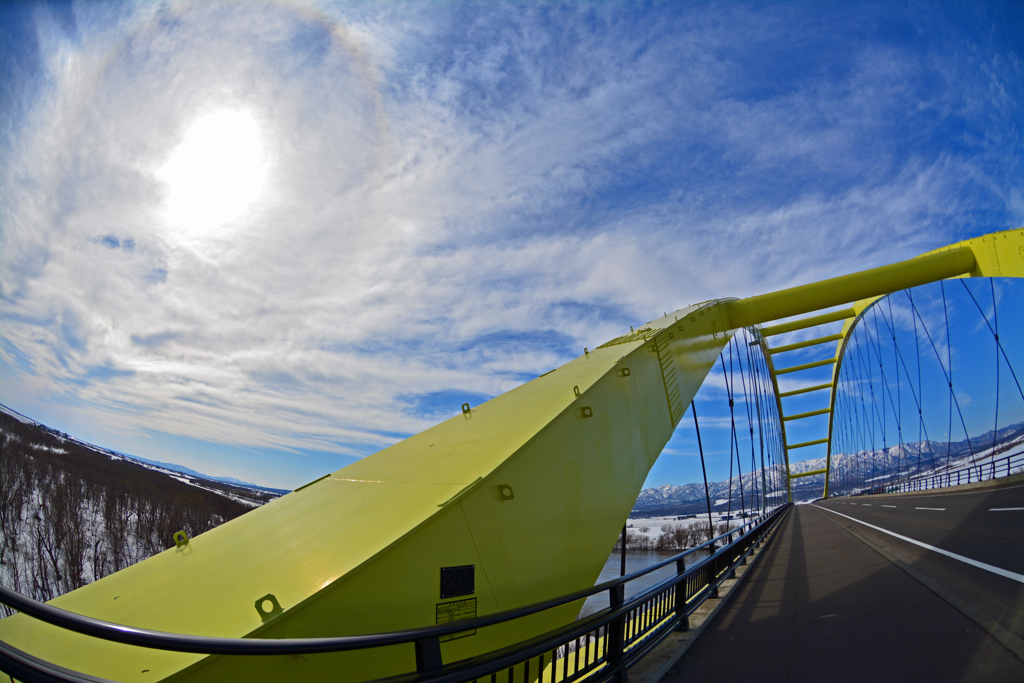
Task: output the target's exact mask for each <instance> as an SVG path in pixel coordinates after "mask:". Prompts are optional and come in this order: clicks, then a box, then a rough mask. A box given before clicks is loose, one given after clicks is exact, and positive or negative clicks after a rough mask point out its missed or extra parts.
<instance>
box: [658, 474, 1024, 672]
mask: <svg viewBox="0 0 1024 683" xmlns="http://www.w3.org/2000/svg"><path fill="white" fill-rule="evenodd" d="M979 493H982V494H983V495H980V496H979V495H975V496H963V497H962V498H960V499H959V501H954V502H953V503H950V502H949V500H947V501H946V502H945V503H943V504H939V503H937V502H936V498H935V497H929V499H928V500H925V499H923V498H915V497H914V496H904V497H903V499H902V500H894V499H892V498H890V497H887V496H881V497H861V498H856V499H845V500H846V501H856V503H852V502H839V501H836V500H833V501H829V502H828V503H824V504H822V503H818V504H816V505H815V506H811V505H799V506H796V507H795V508H794V510H793V511H792V514H790V515H789V517H788V519H787V520H786V521H785V522H784V528H782V529H781V530H780V531H779V533H778V535H777V536H776V539H775V540H774V542H773V543H771V544H770V546H769V547H768V548H767V549H766V552H765V555H764V557H762V558H761V560H760V561H759V562H758V563H757V565H756V566H755V567H753V568H752V570H751V573H750V576H748V577H747V579H746V581H745V582H744V583H743V585H742V586H741V587H740V589H739V592H738V593H737V594H736V596H735V598H734V600H733V601H732V602H731V604H729V605H728V606H727V607H726V609H725V610H723V611H722V612H721V613H720V614H719V615H718V617H717V618H716V619H715V620H714V621H713V622H712V623H711V624H709V626H708V628H707V630H705V631H704V633H703V635H702V636H701V637H700V638H699V639H698V640H697V641H696V642H695V643H694V644H693V646H692V647H691V648H690V650H689V651H688V652H687V653H686V654H685V655H684V656H683V658H682V659H681V660H680V661H679V662H678V663H677V664H676V665H675V666H674V667H673V668H672V670H671V671H670V672H669V673H668V675H666V676H665V677H664V678H662V682H663V683H682V681H694V680H715V681H720V682H721V681H743V682H744V683H750V682H754V681H813V680H825V681H868V680H870V681H929V682H940V681H1014V682H1016V683H1020V681H1024V661H1022V660H1021V658H1019V657H1018V656H1016V655H1015V654H1014V652H1012V651H1011V650H1010V649H1008V647H1006V646H1004V645H1003V644H1002V643H1001V642H999V640H997V638H996V637H993V635H991V634H990V633H989V632H987V631H986V629H984V628H982V627H981V626H979V624H978V623H977V620H979V619H980V620H981V621H983V622H984V621H985V620H988V623H989V628H988V630H989V631H991V630H992V622H993V620H998V622H999V624H1000V626H998V627H996V630H997V631H998V630H999V629H1000V628H1002V629H1004V630H1003V631H1002V633H1003V635H1004V640H1005V639H1006V638H1005V634H1007V633H1009V634H1010V635H1009V641H1010V642H1011V646H1013V647H1017V648H1018V652H1020V648H1019V644H1020V640H1017V641H1015V642H1014V641H1013V639H1014V638H1018V639H1019V637H1020V636H1021V635H1024V633H1022V631H1024V619H1021V615H1022V614H1024V584H1022V583H1020V582H1017V581H1015V580H1013V579H1010V578H1004V577H1001V576H998V575H995V574H992V573H991V572H989V571H986V570H984V569H979V568H976V567H973V566H971V565H968V564H964V563H963V562H960V561H957V560H955V559H951V558H947V557H944V556H942V555H940V554H938V553H935V552H930V551H927V550H926V549H923V548H919V547H917V546H913V545H912V544H909V543H906V542H903V541H900V540H898V539H895V538H893V537H891V536H888V535H886V534H883V533H880V532H877V531H875V530H872V529H870V528H868V527H865V526H864V525H862V524H858V523H856V522H853V521H852V520H849V519H844V518H843V517H840V516H838V515H835V514H832V513H831V512H829V511H826V510H835V511H837V512H841V513H843V514H846V515H847V516H848V517H855V518H859V517H861V516H862V515H861V512H860V511H861V510H864V511H868V508H869V506H868V505H867V503H869V502H870V503H872V505H871V506H870V507H871V508H872V511H873V512H874V514H875V518H872V519H871V520H870V521H871V523H874V524H875V525H876V526H880V527H881V526H883V524H886V525H887V526H888V528H890V529H893V528H894V527H897V526H899V527H900V529H901V531H900V532H899V533H902V534H904V535H906V536H908V537H910V538H915V539H919V540H924V541H925V542H926V543H932V544H934V545H936V546H938V547H942V540H943V539H944V538H946V537H948V538H955V537H956V534H955V533H954V532H955V530H956V529H957V528H960V527H965V528H967V529H969V530H970V532H971V533H976V532H975V531H974V530H975V529H976V528H978V526H979V522H977V520H976V519H975V518H977V517H978V516H984V515H990V518H991V519H992V520H993V523H995V524H996V525H997V527H998V529H997V531H996V532H994V533H989V534H988V538H985V539H982V540H983V542H985V543H987V544H988V545H990V546H991V545H993V543H994V544H995V545H996V546H998V547H999V548H1001V550H999V549H992V550H991V551H986V552H989V553H990V554H993V555H995V556H997V557H999V561H1000V562H1002V563H1003V565H1002V566H1003V568H1005V569H1009V570H1012V571H1015V572H1018V573H1019V572H1022V571H1024V566H1020V565H1018V566H1006V565H1005V563H1006V562H1008V561H1011V562H1014V564H1016V561H1015V560H1014V559H1013V557H1007V552H1008V549H1009V554H1010V555H1011V556H1014V557H1015V556H1016V555H1019V554H1021V553H1024V541H1022V536H1024V511H1021V510H1018V511H1015V512H1006V513H996V512H991V513H990V512H989V510H991V509H992V508H998V509H1002V508H1000V506H1003V507H1004V508H1006V507H1009V508H1012V507H1019V508H1021V509H1022V510H1024V501H1021V494H1022V493H1024V487H1021V486H1017V487H1016V491H1013V492H1012V493H1011V492H1010V491H1008V490H1003V491H990V492H979ZM953 495H954V496H955V495H957V494H953ZM992 496H994V497H992ZM1014 496H1015V497H1016V500H1017V501H1018V502H1017V503H1016V506H1015V505H1012V504H1009V505H1008V504H1007V502H1006V501H1008V500H1010V499H1011V498H1012V497H1014ZM950 500H952V499H950ZM940 502H941V501H940ZM1011 502H1012V501H1011ZM882 504H885V505H886V508H884V509H883V508H882V507H881V505H882ZM957 504H959V505H960V507H961V508H965V507H966V508H970V510H966V511H964V510H961V513H962V514H960V515H959V516H951V517H950V519H953V520H955V521H954V522H953V526H952V527H950V528H949V529H946V533H945V534H940V533H937V532H935V530H934V529H931V531H930V532H928V531H926V529H928V528H929V525H934V519H935V518H932V519H930V520H926V521H922V522H916V521H915V516H916V517H920V516H921V515H922V514H924V515H927V514H928V512H929V511H930V512H931V514H932V515H938V514H939V512H938V511H937V510H934V511H931V510H932V509H936V508H946V510H945V511H947V512H948V511H952V510H953V509H954V508H955V506H956V505H957ZM900 507H902V508H906V518H901V519H903V521H902V522H901V523H900V524H896V523H893V520H892V519H889V520H888V521H886V520H884V519H881V521H879V519H880V518H879V517H878V516H879V515H880V514H882V513H883V512H884V513H893V512H896V511H898V510H897V508H900ZM874 508H878V509H877V510H875V509H874ZM916 508H925V510H919V509H916ZM911 510H913V511H912V512H911ZM1011 514H1012V515H1019V517H1014V519H1013V520H1010V519H1009V517H1008V516H1006V515H1011ZM969 518H970V519H975V521H973V522H968V519H969ZM908 519H909V521H908ZM851 532H853V533H851ZM915 534H917V535H915ZM922 536H923V537H924V538H922ZM940 537H942V538H940ZM865 541H868V542H865ZM869 543H870V545H869ZM873 546H874V547H873ZM876 548H877V549H876ZM878 549H880V550H881V552H879V550H878ZM958 549H959V548H958ZM983 554H984V553H983ZM982 561H983V560H982ZM915 567H916V569H915ZM915 576H916V577H917V578H915ZM921 579H923V580H924V583H922V582H921ZM926 584H929V585H930V586H931V587H927V586H926ZM972 591H973V592H974V594H972ZM982 594H990V597H989V598H988V599H985V598H983V596H982ZM992 596H995V597H992ZM951 602H952V603H959V604H960V606H961V608H963V607H964V606H965V605H966V609H967V610H968V611H971V610H973V611H974V619H972V618H969V617H968V616H965V614H964V613H963V612H962V611H961V610H960V609H957V608H956V607H954V606H953V604H951ZM999 604H1002V607H999V606H998V605H999ZM979 609H981V610H983V612H979V611H978V610H979ZM1014 632H1016V635H1014Z"/></svg>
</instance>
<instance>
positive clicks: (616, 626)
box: [608, 583, 627, 683]
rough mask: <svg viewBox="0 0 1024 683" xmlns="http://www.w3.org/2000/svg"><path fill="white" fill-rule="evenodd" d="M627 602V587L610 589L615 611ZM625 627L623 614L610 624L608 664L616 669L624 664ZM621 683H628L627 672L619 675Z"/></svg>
mask: <svg viewBox="0 0 1024 683" xmlns="http://www.w3.org/2000/svg"><path fill="white" fill-rule="evenodd" d="M625 601H626V585H625V584H623V583H620V584H619V585H617V586H613V587H611V588H609V589H608V602H609V604H610V605H611V608H612V609H613V610H615V609H618V608H619V607H622V604H623V603H624V602H625ZM625 625H626V615H625V614H622V615H620V616H618V617H616V618H615V619H613V620H612V621H611V623H610V624H608V664H609V666H611V667H615V666H617V665H619V664H620V663H621V662H622V654H623V650H624V648H625V628H624V627H625ZM618 681H619V683H627V682H626V670H625V669H622V670H621V671H619V673H618Z"/></svg>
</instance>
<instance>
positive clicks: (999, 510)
mask: <svg viewBox="0 0 1024 683" xmlns="http://www.w3.org/2000/svg"><path fill="white" fill-rule="evenodd" d="M1020 510H1024V508H989V509H988V511H989V512H1018V511H1020Z"/></svg>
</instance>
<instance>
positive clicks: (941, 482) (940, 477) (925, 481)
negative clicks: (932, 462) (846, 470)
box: [857, 451, 1024, 495]
mask: <svg viewBox="0 0 1024 683" xmlns="http://www.w3.org/2000/svg"><path fill="white" fill-rule="evenodd" d="M1015 468H1020V469H1021V470H1024V451H1019V452H1017V453H1012V454H1010V455H1007V456H1005V457H1002V458H999V459H998V460H990V461H989V462H986V463H983V464H980V465H978V464H973V465H967V466H965V467H961V468H959V469H956V470H951V471H949V472H942V473H940V474H933V475H930V476H927V477H920V478H918V479H909V480H907V481H902V482H897V483H896V484H883V485H882V486H877V487H875V488H873V489H866V490H863V491H861V492H860V493H859V494H857V495H866V494H878V493H904V492H906V491H928V490H931V489H938V488H943V487H946V486H959V485H961V484H973V483H976V482H979V481H989V480H992V479H998V478H999V477H1008V476H1010V475H1011V474H1013V470H1014V469H1015Z"/></svg>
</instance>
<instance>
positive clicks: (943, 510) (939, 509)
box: [914, 508, 946, 512]
mask: <svg viewBox="0 0 1024 683" xmlns="http://www.w3.org/2000/svg"><path fill="white" fill-rule="evenodd" d="M914 509H915V510H937V511H939V512H945V511H946V508H914Z"/></svg>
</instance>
